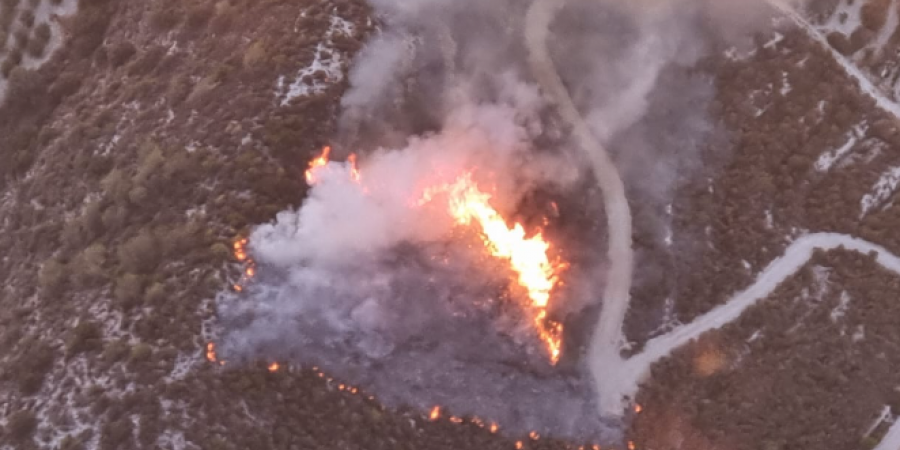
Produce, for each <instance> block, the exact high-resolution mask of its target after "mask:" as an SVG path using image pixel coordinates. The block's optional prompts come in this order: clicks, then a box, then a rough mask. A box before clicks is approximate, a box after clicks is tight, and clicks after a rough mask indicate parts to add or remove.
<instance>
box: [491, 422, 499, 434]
mask: <svg viewBox="0 0 900 450" xmlns="http://www.w3.org/2000/svg"><path fill="white" fill-rule="evenodd" d="M499 429H500V427H499V426H498V425H497V424H496V423H492V424H491V433H496V432H497V430H499Z"/></svg>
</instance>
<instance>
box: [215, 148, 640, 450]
mask: <svg viewBox="0 0 900 450" xmlns="http://www.w3.org/2000/svg"><path fill="white" fill-rule="evenodd" d="M330 153H331V148H330V147H325V148H324V149H323V150H322V153H321V154H320V155H319V156H317V157H316V158H314V159H313V160H312V161H311V162H310V163H309V168H308V169H307V171H306V174H305V175H306V181H307V183H308V184H309V185H310V186H313V185H315V184H317V183H319V182H320V181H321V176H320V175H321V173H320V172H321V171H322V170H324V169H325V168H326V167H328V166H329V164H331V162H330V161H329V155H330ZM347 163H348V165H349V171H347V176H348V177H349V179H351V180H352V181H353V182H355V183H356V184H358V185H360V189H362V190H363V192H367V188H365V187H363V182H362V176H361V174H360V171H359V169H358V168H357V166H356V155H350V156H349V157H348V158H347ZM338 164H340V163H338ZM490 199H491V194H489V193H487V192H484V191H482V190H481V189H480V188H479V186H478V184H477V183H476V182H475V181H474V180H473V176H472V172H464V173H462V174H460V175H459V176H458V177H457V178H456V179H455V181H453V182H451V183H444V184H438V185H434V186H430V187H427V188H426V189H424V191H423V192H422V193H421V196H420V197H419V199H418V200H417V201H415V202H413V205H412V206H413V207H420V206H423V205H426V204H429V203H431V202H434V201H443V202H445V203H446V206H447V212H448V214H450V216H451V217H452V218H453V219H454V221H455V222H456V223H457V224H459V225H460V226H473V225H474V226H477V228H478V230H479V233H480V235H481V238H482V241H483V242H484V245H485V248H486V249H487V250H488V251H489V252H490V253H491V254H492V255H493V256H494V257H497V258H499V259H502V260H506V261H508V262H509V264H510V268H511V269H512V270H513V271H514V272H515V273H516V274H517V280H516V281H517V282H518V284H519V285H520V286H522V287H523V288H525V290H526V291H527V292H528V298H529V300H530V304H529V305H527V307H528V308H529V311H531V312H532V316H533V323H534V326H535V329H536V331H537V333H538V335H539V336H540V338H541V340H542V341H543V342H544V344H545V346H546V348H547V351H548V353H549V357H550V361H551V363H553V364H556V363H557V362H558V361H559V357H560V354H561V349H562V331H563V326H562V324H561V323H558V322H555V321H553V320H550V319H549V318H548V317H547V314H548V313H547V310H548V307H549V304H550V299H551V297H552V291H553V289H554V288H555V287H556V286H557V285H558V284H559V283H560V282H559V274H560V272H562V271H563V270H564V269H565V268H566V266H567V265H566V264H565V263H560V262H551V260H550V257H549V255H548V253H549V250H550V243H549V242H547V241H546V240H545V239H544V238H543V236H542V234H541V233H537V234H535V235H534V236H532V237H526V233H525V229H524V227H523V226H522V225H521V224H519V223H516V224H514V225H513V227H512V228H510V227H508V226H507V224H506V219H504V218H503V216H502V215H501V214H500V213H499V212H498V211H497V210H496V209H495V208H493V207H492V206H491V205H490ZM554 206H555V205H554ZM247 244H248V240H247V238H239V239H237V240H236V241H235V242H234V244H233V247H234V257H235V259H237V260H238V261H239V262H241V263H243V264H244V269H243V272H242V274H241V277H240V280H239V281H238V282H237V283H235V284H234V285H233V286H232V287H233V289H234V290H235V292H242V291H243V290H244V285H245V284H246V283H248V282H249V281H250V280H252V279H253V277H254V276H255V275H256V263H255V262H254V260H253V259H252V258H251V257H250V256H249V254H248V253H247ZM206 359H207V360H209V361H210V362H213V363H217V364H219V365H222V366H224V365H225V364H226V361H225V360H221V359H219V358H218V357H217V355H216V346H215V343H214V342H209V343H207V346H206ZM281 368H282V366H281V365H280V364H279V363H278V362H272V363H270V364H268V366H267V369H268V371H269V372H277V371H279V370H280V369H281ZM313 371H314V372H316V373H317V374H318V376H319V377H320V378H327V380H328V381H329V383H330V382H332V381H334V380H333V379H332V378H331V377H328V376H327V375H326V374H325V373H324V372H321V371H319V369H318V368H317V367H313ZM338 387H339V390H341V391H347V392H349V393H351V394H361V395H366V396H367V397H368V398H369V399H370V400H375V397H374V396H372V395H367V394H363V392H362V391H361V390H359V389H358V388H356V387H353V386H350V385H345V384H339V386H338ZM634 412H635V413H636V414H639V413H640V412H641V406H640V405H635V406H634ZM441 413H442V411H441V408H440V407H439V406H435V407H434V408H432V409H431V411H429V413H428V419H429V420H431V421H435V420H438V419H440V418H441V416H442V414H441ZM449 420H450V422H452V423H462V422H463V421H464V420H463V419H462V418H460V417H457V416H450V417H449ZM469 420H470V421H471V422H472V423H473V424H475V425H478V426H479V427H481V428H486V429H488V430H489V431H490V432H491V433H496V432H498V431H499V426H498V424H496V423H485V422H484V421H483V420H481V419H480V418H478V417H473V418H470V419H469ZM528 437H529V439H530V440H532V441H537V440H539V439H540V435H539V434H538V433H537V432H535V431H532V432H531V433H529V435H528ZM523 447H524V445H523V441H516V449H517V450H519V449H522V448H523ZM569 448H572V449H575V448H577V449H578V450H600V446H598V445H589V446H584V445H581V446H578V447H569ZM627 448H628V449H629V450H635V446H634V443H633V442H632V441H628V442H627Z"/></svg>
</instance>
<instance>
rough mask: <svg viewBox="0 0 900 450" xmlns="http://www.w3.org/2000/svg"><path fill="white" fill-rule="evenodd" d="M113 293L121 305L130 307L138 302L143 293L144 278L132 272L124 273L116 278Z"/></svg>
mask: <svg viewBox="0 0 900 450" xmlns="http://www.w3.org/2000/svg"><path fill="white" fill-rule="evenodd" d="M113 295H114V296H115V297H116V300H118V301H119V302H120V303H121V305H122V306H123V307H125V308H126V309H127V308H130V307H132V306H134V305H136V304H138V303H139V302H140V300H141V299H142V298H143V295H144V280H142V279H141V277H140V276H138V275H135V274H133V273H126V274H125V275H122V276H121V277H119V279H118V280H116V287H115V288H114V289H113Z"/></svg>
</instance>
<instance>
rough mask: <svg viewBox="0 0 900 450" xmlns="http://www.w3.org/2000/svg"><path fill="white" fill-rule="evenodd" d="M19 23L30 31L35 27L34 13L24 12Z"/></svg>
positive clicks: (21, 13)
mask: <svg viewBox="0 0 900 450" xmlns="http://www.w3.org/2000/svg"><path fill="white" fill-rule="evenodd" d="M19 23H21V24H22V26H24V27H25V28H28V29H30V28H31V27H33V26H34V11H32V10H30V9H26V10H23V11H22V12H20V13H19Z"/></svg>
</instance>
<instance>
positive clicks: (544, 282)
mask: <svg viewBox="0 0 900 450" xmlns="http://www.w3.org/2000/svg"><path fill="white" fill-rule="evenodd" d="M442 193H443V194H446V195H447V196H448V206H449V208H448V209H449V212H450V215H451V216H452V217H453V219H454V220H455V221H456V222H457V223H458V224H460V225H473V224H474V225H477V226H478V227H479V229H480V231H481V235H482V237H483V240H484V244H485V246H486V247H487V248H488V250H489V251H490V252H491V254H492V255H493V256H495V257H497V258H501V259H505V260H508V261H509V263H510V266H511V267H512V269H513V271H515V272H516V273H517V274H518V283H519V285H521V286H522V287H524V288H525V289H526V290H527V291H528V297H529V299H530V300H531V305H530V306H531V308H532V309H533V310H534V325H535V327H536V329H537V332H538V334H539V335H540V338H541V340H542V341H544V343H545V345H546V346H547V350H548V352H549V353H550V361H551V362H552V363H553V364H556V362H557V361H559V356H560V352H561V350H562V331H563V327H562V324H560V323H558V322H554V321H552V320H550V319H549V318H548V317H547V308H548V306H549V303H550V293H551V291H552V290H553V288H554V287H555V286H556V284H557V281H558V275H557V272H558V271H559V270H560V269H561V266H560V265H558V264H553V263H551V262H550V257H549V256H548V252H549V250H550V244H549V243H548V242H547V241H546V240H545V239H544V237H543V236H542V235H541V233H538V234H536V235H534V236H532V237H526V234H525V229H524V227H522V225H521V224H519V223H516V224H515V225H513V227H512V228H510V227H508V226H507V225H506V220H505V219H504V218H503V217H502V216H501V215H500V213H499V212H497V210H496V209H494V208H493V207H492V206H491V204H490V199H491V195H490V194H488V193H486V192H484V191H482V190H480V189H479V187H478V185H477V183H475V181H474V180H473V179H472V174H471V173H465V174H463V175H462V176H460V177H459V178H457V180H456V181H454V182H453V183H450V184H446V185H441V186H437V187H432V188H429V189H426V190H425V192H424V194H423V195H422V198H421V200H420V201H419V204H420V205H422V204H425V203H428V202H430V201H432V200H433V199H434V198H435V197H436V196H437V195H439V194H442Z"/></svg>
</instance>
